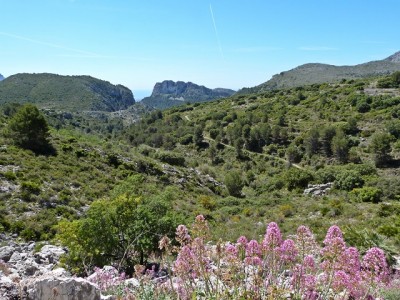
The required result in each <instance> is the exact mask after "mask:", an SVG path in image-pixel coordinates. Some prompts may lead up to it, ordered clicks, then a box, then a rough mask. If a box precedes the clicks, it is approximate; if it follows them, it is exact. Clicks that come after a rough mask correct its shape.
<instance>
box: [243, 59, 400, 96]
mask: <svg viewBox="0 0 400 300" xmlns="http://www.w3.org/2000/svg"><path fill="white" fill-rule="evenodd" d="M395 71H400V51H399V52H396V53H395V54H393V55H391V56H389V57H388V58H386V59H383V60H377V61H371V62H367V63H363V64H359V65H355V66H333V65H327V64H319V63H309V64H305V65H301V66H298V67H296V68H294V69H291V70H289V71H285V72H281V73H279V74H276V75H274V76H273V77H272V78H271V79H270V80H268V81H267V82H264V83H262V84H260V85H258V86H256V87H253V88H244V89H242V90H241V91H239V93H243V94H246V93H257V92H263V91H268V90H274V89H282V88H292V87H297V86H303V85H309V84H314V83H316V84H321V83H325V82H329V83H333V82H339V81H340V80H342V79H360V78H365V77H374V76H382V75H387V74H390V73H393V72H395Z"/></svg>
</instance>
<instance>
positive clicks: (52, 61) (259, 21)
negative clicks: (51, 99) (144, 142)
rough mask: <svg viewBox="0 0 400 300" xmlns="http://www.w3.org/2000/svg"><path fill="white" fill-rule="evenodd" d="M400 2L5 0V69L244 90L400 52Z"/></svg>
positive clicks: (137, 91)
mask: <svg viewBox="0 0 400 300" xmlns="http://www.w3.org/2000/svg"><path fill="white" fill-rule="evenodd" d="M399 16H400V1H398V0H380V1H372V0H329V1H327V0H302V1H299V0H275V1H270V0H248V1H239V0H208V1H203V0H158V1H156V0H142V1H136V0H0V73H1V74H3V75H4V76H10V75H12V74H15V73H22V72H28V73H41V72H49V73H57V74H62V75H91V76H93V77H97V78H100V79H104V80H107V81H110V82H112V83H114V84H117V83H119V84H123V85H125V86H127V87H129V88H131V89H132V90H133V92H134V95H135V97H136V98H141V97H142V96H143V95H145V94H146V93H149V92H150V91H151V89H152V88H153V86H154V84H155V83H156V82H157V81H162V80H166V79H171V80H182V81H192V82H195V83H197V84H201V85H205V86H207V87H211V88H215V87H226V88H232V89H239V88H241V87H249V86H255V85H257V84H260V83H262V82H265V81H267V80H268V79H269V78H270V77H271V76H272V75H274V74H276V73H279V72H281V71H284V70H288V69H291V68H294V67H296V66H298V65H300V64H304V63H308V62H322V63H328V64H336V65H354V64H359V63H363V62H366V61H370V60H377V59H383V58H385V57H387V56H389V55H391V54H393V53H394V52H396V51H399V50H400V39H399V31H398V30H399V28H400V18H399Z"/></svg>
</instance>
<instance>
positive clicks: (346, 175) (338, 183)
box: [334, 170, 364, 191]
mask: <svg viewBox="0 0 400 300" xmlns="http://www.w3.org/2000/svg"><path fill="white" fill-rule="evenodd" d="M334 184H335V188H337V189H339V190H344V191H351V190H352V189H354V188H359V187H362V186H363V184H364V180H363V178H362V177H361V175H360V173H359V172H357V171H355V170H343V171H342V172H340V173H339V174H337V175H336V180H335V182H334Z"/></svg>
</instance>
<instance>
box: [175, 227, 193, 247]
mask: <svg viewBox="0 0 400 300" xmlns="http://www.w3.org/2000/svg"><path fill="white" fill-rule="evenodd" d="M175 234H176V240H177V241H178V242H179V243H180V244H181V245H185V244H187V243H189V242H190V235H189V230H188V229H187V227H186V226H185V225H179V226H178V227H177V228H176V233H175Z"/></svg>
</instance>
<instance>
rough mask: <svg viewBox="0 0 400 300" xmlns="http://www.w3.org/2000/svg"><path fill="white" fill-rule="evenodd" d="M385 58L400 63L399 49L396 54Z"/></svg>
mask: <svg viewBox="0 0 400 300" xmlns="http://www.w3.org/2000/svg"><path fill="white" fill-rule="evenodd" d="M385 60H386V61H391V62H395V63H400V51H397V52H396V53H395V54H392V55H390V56H389V57H388V58H386V59H385Z"/></svg>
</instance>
